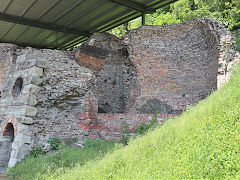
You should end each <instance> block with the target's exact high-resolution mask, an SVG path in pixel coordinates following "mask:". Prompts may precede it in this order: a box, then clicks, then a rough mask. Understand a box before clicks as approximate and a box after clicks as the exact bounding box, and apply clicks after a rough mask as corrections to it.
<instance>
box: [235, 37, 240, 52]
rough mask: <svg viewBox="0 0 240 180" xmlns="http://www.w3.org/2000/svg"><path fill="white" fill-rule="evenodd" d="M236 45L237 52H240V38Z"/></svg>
mask: <svg viewBox="0 0 240 180" xmlns="http://www.w3.org/2000/svg"><path fill="white" fill-rule="evenodd" d="M236 43H237V51H238V52H240V38H237V39H236Z"/></svg>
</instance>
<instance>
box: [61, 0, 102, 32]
mask: <svg viewBox="0 0 240 180" xmlns="http://www.w3.org/2000/svg"><path fill="white" fill-rule="evenodd" d="M104 2H105V1H103V0H101V1H100V0H87V1H83V2H82V3H81V4H80V5H79V6H77V7H76V8H74V9H73V10H72V11H71V13H68V14H67V15H65V16H64V17H62V18H61V19H59V21H58V22H57V23H58V24H65V25H67V26H69V27H72V24H73V23H75V22H76V21H78V20H79V19H88V14H89V12H91V11H94V12H96V11H95V10H96V8H98V7H99V6H101V5H103V4H105V3H104ZM78 29H79V28H78Z"/></svg>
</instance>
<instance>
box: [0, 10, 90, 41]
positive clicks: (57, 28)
mask: <svg viewBox="0 0 240 180" xmlns="http://www.w3.org/2000/svg"><path fill="white" fill-rule="evenodd" d="M0 20H2V21H7V22H11V23H16V24H22V25H26V26H31V27H36V28H42V29H48V30H52V31H56V32H63V33H68V34H74V35H79V36H86V37H88V36H90V35H91V33H88V32H84V31H80V30H78V29H75V28H68V27H65V26H61V25H56V24H51V23H44V22H40V21H37V20H30V19H26V18H23V17H19V16H13V15H8V14H3V13H0Z"/></svg>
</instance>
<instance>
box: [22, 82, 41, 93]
mask: <svg viewBox="0 0 240 180" xmlns="http://www.w3.org/2000/svg"><path fill="white" fill-rule="evenodd" d="M39 90H40V87H39V86H36V85H34V84H28V85H25V86H24V87H23V90H22V93H23V94H34V95H37V94H38V92H39Z"/></svg>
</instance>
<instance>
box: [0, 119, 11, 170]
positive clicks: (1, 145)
mask: <svg viewBox="0 0 240 180" xmlns="http://www.w3.org/2000/svg"><path fill="white" fill-rule="evenodd" d="M13 140H14V127H13V124H12V123H8V124H7V126H6V127H5V129H4V130H3V135H2V137H0V173H1V172H2V171H5V169H6V168H7V166H8V162H9V160H10V156H11V151H12V142H13Z"/></svg>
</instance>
